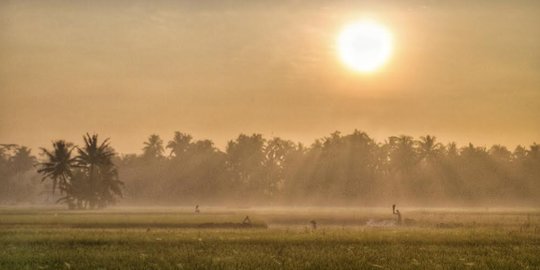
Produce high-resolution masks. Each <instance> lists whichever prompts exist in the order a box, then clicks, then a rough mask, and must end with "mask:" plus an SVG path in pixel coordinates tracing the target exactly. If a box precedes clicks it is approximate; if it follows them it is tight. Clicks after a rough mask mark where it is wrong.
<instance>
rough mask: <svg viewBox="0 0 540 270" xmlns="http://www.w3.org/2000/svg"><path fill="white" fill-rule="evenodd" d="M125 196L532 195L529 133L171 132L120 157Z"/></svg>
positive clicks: (488, 199) (267, 199)
mask: <svg viewBox="0 0 540 270" xmlns="http://www.w3.org/2000/svg"><path fill="white" fill-rule="evenodd" d="M117 162H118V166H119V171H120V172H121V175H122V178H123V179H124V181H125V182H126V192H127V194H128V197H129V199H130V200H133V201H140V202H146V201H148V202H158V201H159V202H160V203H162V202H163V203H192V204H199V203H208V204H221V203H224V202H226V203H227V204H232V205H237V206H247V205H254V204H255V205H268V204H274V205H378V204H382V203H388V202H407V203H410V204H414V205H419V206H422V205H435V204H437V205H448V204H452V205H511V204H512V205H513V204H521V205H531V204H538V203H539V202H540V196H538V194H540V193H539V192H540V155H539V145H537V144H536V143H534V144H532V145H530V146H529V147H527V148H525V147H523V146H518V147H516V148H515V149H513V150H509V149H507V148H506V147H505V146H502V145H494V146H492V147H490V148H486V147H483V146H475V145H473V144H468V145H466V146H461V147H460V146H458V145H457V144H456V143H448V144H442V143H440V142H438V141H437V139H436V137H434V136H430V135H427V136H422V137H420V138H418V139H415V138H413V137H410V136H405V135H403V136H391V137H389V138H388V139H386V140H385V141H384V142H382V143H379V142H376V141H375V140H374V139H373V138H371V137H369V136H368V134H366V133H365V132H361V131H354V132H352V133H351V134H346V135H343V134H341V133H340V132H334V133H332V134H330V135H329V136H327V137H324V138H322V139H318V140H316V141H315V142H314V143H312V144H311V145H309V146H305V145H303V144H301V143H295V142H293V141H290V140H285V139H281V138H278V137H275V138H270V139H266V138H264V137H263V136H262V135H261V134H252V135H246V134H241V135H239V136H238V137H237V138H235V139H234V140H231V141H229V142H228V144H227V146H226V148H225V150H224V151H222V150H220V149H218V148H216V147H215V146H214V144H213V143H212V141H209V140H195V139H194V138H193V137H192V136H191V135H189V134H186V133H182V132H176V133H175V134H174V136H173V137H172V138H171V139H170V140H168V141H167V142H164V141H163V140H162V139H161V137H160V136H159V135H156V134H153V135H151V136H149V137H148V140H147V141H146V142H144V147H143V149H142V154H141V155H124V156H122V157H119V158H118V161H117Z"/></svg>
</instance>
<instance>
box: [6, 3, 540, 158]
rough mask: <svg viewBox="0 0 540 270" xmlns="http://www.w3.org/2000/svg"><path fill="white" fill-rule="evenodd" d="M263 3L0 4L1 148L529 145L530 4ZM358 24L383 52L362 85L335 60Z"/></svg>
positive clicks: (534, 57)
mask: <svg viewBox="0 0 540 270" xmlns="http://www.w3.org/2000/svg"><path fill="white" fill-rule="evenodd" d="M265 3H266V2H262V1H261V2H254V1H247V2H246V1H204V2H201V1H189V2H188V1H186V2H179V1H152V2H148V1H112V2H106V1H96V2H83V1H2V2H1V3H0V59H1V61H0V142H1V143H17V144H21V145H27V146H30V147H32V148H33V149H36V148H37V147H38V146H47V145H49V144H50V141H51V140H53V139H58V138H64V139H67V140H68V141H79V140H80V137H81V134H83V133H84V132H86V131H90V132H97V133H99V134H100V135H102V136H105V137H111V138H112V141H113V146H114V147H115V149H116V150H117V151H119V152H121V153H132V152H138V153H140V151H141V143H142V142H143V141H144V140H145V139H146V137H147V136H148V135H149V134H152V133H157V134H161V135H162V136H164V137H170V136H172V134H173V131H175V130H182V131H186V132H189V133H191V134H193V135H194V136H195V137H197V138H209V139H212V140H213V141H214V142H216V145H217V146H218V147H219V148H221V149H225V145H226V143H227V141H228V140H230V139H232V138H235V137H236V136H237V135H238V134H239V133H247V134H251V133H262V134H264V135H265V136H266V137H272V136H281V137H284V138H287V139H291V140H294V141H302V142H304V143H308V144H309V143H311V142H313V140H314V139H315V138H321V137H323V136H325V135H327V134H329V133H330V132H332V131H334V130H341V131H343V132H346V133H350V132H352V131H353V130H354V129H355V128H358V129H360V130H364V131H366V132H368V133H369V134H370V135H371V136H373V137H374V138H375V139H376V140H377V141H379V142H382V141H384V140H385V139H386V138H387V137H389V136H392V135H398V134H408V135H413V136H415V137H418V136H420V135H425V134H435V135H437V136H438V138H439V140H440V141H443V142H449V141H457V142H458V143H459V144H461V145H465V144H466V143H468V142H469V141H472V142H473V143H475V144H476V145H486V146H489V145H492V144H505V145H508V146H509V147H510V148H512V149H513V147H514V146H515V145H517V144H523V145H530V144H531V143H532V142H534V141H536V142H538V141H540V121H538V119H540V91H538V89H540V50H539V49H538V48H540V27H538V26H539V25H540V16H538V14H540V2H538V1H474V2H470V1H384V2H383V1H331V2H330V1H329V2H326V1H280V2H278V3H273V5H270V4H265ZM363 17H369V18H373V19H375V20H377V21H378V22H379V23H381V24H383V25H385V26H386V27H387V28H388V29H389V30H390V31H391V32H392V35H393V39H394V51H393V54H392V57H391V58H390V59H389V60H388V62H387V63H386V64H385V65H384V66H383V67H382V68H381V69H380V70H378V71H376V72H374V73H372V74H368V75H365V74H358V73H356V72H354V71H352V70H350V69H349V68H347V67H346V66H344V65H343V63H342V62H341V61H340V60H339V57H338V52H337V51H336V39H337V37H338V34H339V32H340V31H341V30H342V29H343V27H344V26H345V25H347V24H348V23H350V22H352V21H354V20H357V19H359V18H363ZM34 151H35V150H34ZM34 153H35V152H34Z"/></svg>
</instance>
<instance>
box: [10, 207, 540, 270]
mask: <svg viewBox="0 0 540 270" xmlns="http://www.w3.org/2000/svg"><path fill="white" fill-rule="evenodd" d="M202 210H203V212H202V213H201V214H198V215H196V214H194V213H192V209H185V208H112V209H107V210H104V211H66V210H63V209H60V208H47V209H44V208H0V269H540V211H538V210H535V209H431V210H429V209H427V210H426V209H401V210H402V212H403V213H404V218H406V219H407V220H406V223H407V224H405V225H403V226H396V225H394V224H393V222H392V218H393V217H392V214H391V209H378V208H369V209H367V208H361V209H346V208H322V209H317V208H295V209H241V210H239V209H224V208H222V209H218V208H214V209H205V208H203V209H202ZM246 215H249V216H250V218H251V220H252V222H253V225H254V226H252V227H237V228H236V227H231V226H228V225H230V224H238V223H240V222H241V221H242V219H243V218H244V217H245V216H246ZM310 220H316V221H317V225H318V226H317V229H315V230H314V229H312V228H311V226H310V224H309V221H310ZM201 224H206V226H201ZM209 224H210V225H212V226H207V225H209Z"/></svg>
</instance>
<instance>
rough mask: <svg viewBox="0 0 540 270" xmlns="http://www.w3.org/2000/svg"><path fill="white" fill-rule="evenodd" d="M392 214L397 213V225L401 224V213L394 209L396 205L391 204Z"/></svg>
mask: <svg viewBox="0 0 540 270" xmlns="http://www.w3.org/2000/svg"><path fill="white" fill-rule="evenodd" d="M392 214H394V215H397V223H396V224H397V225H401V213H400V212H399V210H397V209H396V205H395V204H394V205H392Z"/></svg>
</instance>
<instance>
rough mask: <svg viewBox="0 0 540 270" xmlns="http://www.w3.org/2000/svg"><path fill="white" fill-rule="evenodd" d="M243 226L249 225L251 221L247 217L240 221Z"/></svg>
mask: <svg viewBox="0 0 540 270" xmlns="http://www.w3.org/2000/svg"><path fill="white" fill-rule="evenodd" d="M242 224H243V225H251V219H249V216H246V217H245V218H244V220H243V221H242Z"/></svg>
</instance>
